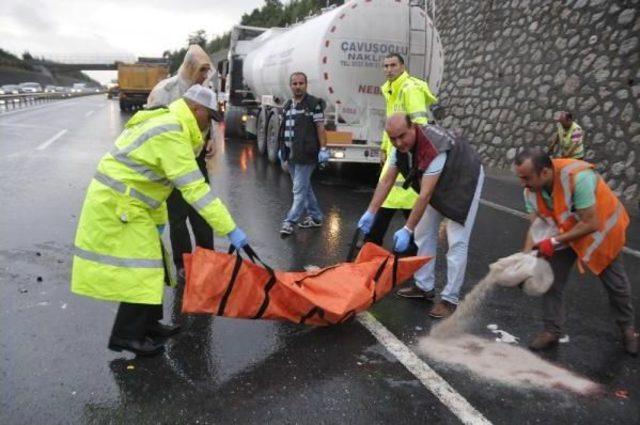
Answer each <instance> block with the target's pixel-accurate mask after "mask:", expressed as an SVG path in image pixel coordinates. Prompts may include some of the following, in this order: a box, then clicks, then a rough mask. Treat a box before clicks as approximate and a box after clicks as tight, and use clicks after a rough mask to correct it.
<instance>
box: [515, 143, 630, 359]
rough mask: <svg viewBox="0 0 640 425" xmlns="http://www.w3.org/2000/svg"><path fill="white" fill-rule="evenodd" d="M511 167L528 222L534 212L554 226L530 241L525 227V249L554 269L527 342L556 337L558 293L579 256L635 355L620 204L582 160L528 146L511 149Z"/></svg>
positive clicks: (541, 345) (536, 346)
mask: <svg viewBox="0 0 640 425" xmlns="http://www.w3.org/2000/svg"><path fill="white" fill-rule="evenodd" d="M515 172H516V174H517V175H518V177H519V178H520V182H521V183H522V185H523V186H524V187H525V189H524V196H525V204H526V208H527V212H528V213H529V214H530V218H531V222H532V223H533V221H534V220H535V219H536V218H537V217H539V218H541V219H542V220H545V221H547V222H548V223H552V224H555V226H557V228H558V234H557V235H556V236H554V237H551V238H548V239H544V240H542V241H540V242H538V243H537V244H535V245H534V243H533V240H532V237H531V230H530V231H529V232H528V234H527V239H526V242H525V246H524V250H525V251H529V250H531V249H532V248H533V249H537V250H538V253H539V255H541V256H543V257H545V258H546V259H547V260H549V262H550V264H551V268H552V269H553V273H554V282H553V285H552V286H551V288H550V289H549V291H548V292H547V293H546V294H544V296H543V314H544V330H543V331H542V332H540V333H538V334H537V335H536V337H535V338H534V339H533V341H532V342H531V343H530V345H529V348H531V349H532V350H544V349H547V348H550V347H552V346H554V345H556V344H557V343H558V342H559V340H560V336H561V334H562V326H563V325H564V321H565V317H564V316H565V315H564V305H563V299H562V293H563V291H564V287H565V285H566V283H567V280H568V277H569V272H570V271H571V268H572V266H573V264H574V263H575V262H576V260H578V261H579V262H580V263H581V264H583V265H584V266H586V267H587V268H588V269H589V270H590V271H591V272H593V273H594V274H595V275H596V276H598V278H599V279H600V281H601V282H602V283H603V285H604V287H605V289H606V290H607V292H608V294H609V304H610V305H611V308H612V312H613V316H614V318H615V320H616V322H617V324H618V326H619V327H620V330H621V332H622V341H623V344H624V348H625V351H626V352H627V353H629V354H631V355H637V354H638V334H637V332H636V329H635V326H634V311H633V305H632V302H631V284H630V282H629V278H628V277H627V273H626V271H625V268H624V266H623V264H622V259H621V258H620V255H621V251H622V248H623V247H624V245H625V240H626V235H625V234H626V229H627V226H628V224H629V216H628V215H627V212H626V210H625V208H624V206H623V205H622V203H621V202H620V200H619V199H618V198H617V197H616V196H615V194H614V193H613V192H612V191H611V189H610V188H609V186H607V184H606V183H605V182H604V180H603V179H602V177H601V176H600V175H599V174H597V173H596V172H595V171H594V165H593V164H590V163H588V162H585V161H581V160H576V159H551V158H550V157H549V155H548V154H546V153H545V152H544V151H543V150H542V149H539V148H530V149H525V150H523V151H521V152H520V153H518V154H517V155H516V157H515Z"/></svg>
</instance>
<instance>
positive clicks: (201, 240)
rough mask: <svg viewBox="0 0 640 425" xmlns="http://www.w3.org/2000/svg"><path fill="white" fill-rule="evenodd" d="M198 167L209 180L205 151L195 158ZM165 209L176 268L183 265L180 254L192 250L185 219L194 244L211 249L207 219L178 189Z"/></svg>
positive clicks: (211, 236) (211, 234)
mask: <svg viewBox="0 0 640 425" xmlns="http://www.w3.org/2000/svg"><path fill="white" fill-rule="evenodd" d="M197 162H198V167H200V171H202V175H203V176H204V180H205V181H206V182H207V183H208V182H209V174H208V173H207V163H206V161H205V151H204V149H203V150H202V153H201V154H200V156H198V158H197ZM167 209H168V211H169V236H170V237H171V251H172V252H173V262H174V263H175V265H176V268H178V269H180V268H183V267H184V263H183V261H182V254H185V253H189V252H191V251H192V246H191V236H190V235H189V228H188V227H187V219H188V220H189V223H191V228H192V229H193V235H194V237H195V240H196V245H197V246H201V247H203V248H207V249H213V229H211V226H209V224H208V223H207V221H206V220H205V219H204V218H202V217H201V216H200V214H198V211H196V210H195V209H194V208H193V207H192V206H191V205H189V203H188V202H187V201H185V200H184V198H183V197H182V193H180V191H179V190H178V189H174V190H173V192H171V195H169V198H168V199H167Z"/></svg>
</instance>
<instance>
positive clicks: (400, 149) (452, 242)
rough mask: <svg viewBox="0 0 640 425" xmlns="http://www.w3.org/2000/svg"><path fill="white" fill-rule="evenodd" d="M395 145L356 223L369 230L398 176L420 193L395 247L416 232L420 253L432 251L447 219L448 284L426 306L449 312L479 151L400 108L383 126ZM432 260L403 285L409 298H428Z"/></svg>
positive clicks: (479, 174) (461, 264) (478, 176)
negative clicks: (412, 118) (411, 282)
mask: <svg viewBox="0 0 640 425" xmlns="http://www.w3.org/2000/svg"><path fill="white" fill-rule="evenodd" d="M385 130H386V132H387V135H388V136H389V139H390V140H391V143H392V144H393V146H394V149H393V150H392V152H391V157H390V164H389V165H390V167H389V169H388V170H387V172H386V173H385V175H384V176H383V177H382V179H381V180H380V181H379V182H378V187H377V188H376V191H375V193H374V195H373V199H372V200H371V203H370V204H369V208H368V209H367V211H366V212H365V213H364V215H363V216H362V218H361V219H360V221H359V222H358V227H359V228H360V229H361V230H362V231H363V232H364V233H368V232H369V231H370V229H371V225H372V224H373V217H374V216H375V214H376V212H377V210H378V209H379V208H380V206H381V205H382V203H383V202H384V200H385V198H386V197H387V195H388V193H389V191H390V190H391V188H392V187H393V184H394V182H395V180H396V177H397V176H398V173H402V176H403V177H404V178H405V186H406V187H409V186H411V187H413V188H414V190H415V191H416V192H417V193H418V194H419V195H418V199H417V201H416V203H415V205H414V207H413V209H412V210H411V214H410V215H409V218H408V219H407V223H406V225H405V226H404V227H403V228H402V229H400V230H398V231H397V232H396V233H395V235H394V238H393V239H394V244H395V250H396V251H397V252H404V251H406V250H407V248H408V246H409V241H410V240H411V236H412V235H413V234H414V232H415V241H416V245H418V255H425V256H432V257H435V255H436V247H437V243H438V228H439V225H440V222H441V221H442V219H443V218H445V217H446V218H448V219H449V220H447V225H446V227H447V240H448V242H449V250H448V252H447V284H446V285H445V287H444V289H443V291H442V294H441V301H440V302H439V303H438V304H436V305H435V306H434V308H433V309H432V310H431V311H430V312H429V316H431V317H434V318H444V317H448V316H450V315H451V314H452V313H453V312H454V311H455V309H456V306H457V304H458V301H459V299H460V290H461V289H462V284H463V283H464V274H465V269H466V267H467V253H468V249H469V239H470V237H471V230H472V229H473V223H474V222H475V216H476V212H477V211H478V204H479V202H480V193H481V192H482V184H483V181H484V173H483V170H482V164H481V163H480V158H479V157H478V154H477V153H476V152H475V151H474V150H473V148H472V147H471V146H470V144H469V143H468V142H467V141H466V140H465V139H464V138H463V137H461V136H459V135H457V134H453V133H452V132H450V131H448V130H446V129H444V128H442V127H440V126H437V125H425V126H420V125H418V124H414V123H412V122H411V121H410V119H409V117H408V116H407V115H406V114H404V113H401V114H395V115H392V116H391V117H390V118H389V119H388V120H387V125H386V128H385ZM434 263H435V261H430V262H428V263H427V264H426V265H424V266H423V267H422V268H420V270H418V272H416V274H415V286H414V285H412V286H410V287H408V288H402V289H401V291H404V296H408V295H410V294H415V296H408V297H409V298H418V296H420V298H423V299H430V298H433V296H434V292H435V276H434Z"/></svg>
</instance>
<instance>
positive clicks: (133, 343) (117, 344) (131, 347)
mask: <svg viewBox="0 0 640 425" xmlns="http://www.w3.org/2000/svg"><path fill="white" fill-rule="evenodd" d="M109 350H113V351H122V350H127V351H131V352H132V353H134V354H136V355H138V356H149V357H150V356H155V355H157V354H160V353H162V352H163V351H164V344H162V343H158V342H155V341H153V340H152V339H151V338H144V339H143V340H141V341H140V340H130V339H122V338H118V337H113V336H112V337H111V339H110V340H109Z"/></svg>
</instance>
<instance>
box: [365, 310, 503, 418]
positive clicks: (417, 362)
mask: <svg viewBox="0 0 640 425" xmlns="http://www.w3.org/2000/svg"><path fill="white" fill-rule="evenodd" d="M357 319H358V322H360V324H361V325H362V326H364V327H365V328H366V329H367V330H368V331H369V332H370V333H371V334H372V335H373V336H374V337H375V338H376V339H377V340H378V342H379V343H380V344H382V346H384V348H386V349H387V351H389V352H390V353H391V354H393V355H394V357H395V358H396V359H398V361H399V362H400V363H402V364H403V365H404V367H405V368H407V370H408V371H409V372H411V373H412V374H413V375H414V376H415V377H416V378H418V380H419V381H420V382H421V383H422V385H424V386H425V387H426V388H427V390H429V391H430V392H431V393H432V394H433V395H435V396H436V397H437V398H438V399H439V400H440V402H441V403H442V404H444V405H445V406H446V407H447V408H448V409H449V410H450V411H451V412H452V413H453V414H454V415H456V417H457V418H458V419H460V421H461V422H462V423H464V424H473V425H476V424H487V425H489V424H491V422H490V421H489V420H488V419H487V418H485V417H484V416H483V415H482V413H480V412H479V411H478V410H476V409H475V408H474V407H473V406H472V405H471V404H470V403H469V402H468V401H467V399H465V398H464V397H463V396H462V395H460V393H458V392H457V391H456V390H455V389H453V387H452V386H451V385H449V383H448V382H447V381H445V380H444V378H442V377H441V376H440V375H438V374H437V373H436V372H435V371H434V370H433V369H431V367H429V365H428V364H426V363H425V362H424V361H422V360H421V359H420V358H419V357H418V356H417V355H416V354H415V353H414V352H413V351H411V349H409V347H407V346H406V345H405V344H404V343H403V342H402V341H400V340H399V339H398V338H397V337H396V336H395V335H394V334H392V333H391V332H390V331H389V330H388V329H387V328H385V327H384V325H382V324H381V323H380V322H379V321H378V320H376V318H375V317H373V315H371V313H368V312H366V311H365V312H363V313H360V314H358V316H357Z"/></svg>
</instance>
